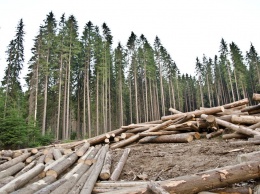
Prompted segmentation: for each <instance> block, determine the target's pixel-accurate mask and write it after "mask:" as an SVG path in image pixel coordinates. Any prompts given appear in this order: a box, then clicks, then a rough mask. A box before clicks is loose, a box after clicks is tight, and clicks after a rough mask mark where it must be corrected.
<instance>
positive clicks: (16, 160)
mask: <svg viewBox="0 0 260 194" xmlns="http://www.w3.org/2000/svg"><path fill="white" fill-rule="evenodd" d="M30 155H31V153H26V154H23V155H21V156H18V157H16V158H14V159H12V160H10V161H8V162H6V163H4V164H1V165H0V171H2V170H5V169H7V168H9V167H11V166H14V165H15V164H17V163H19V162H23V161H25V160H26V159H27V158H28V157H29V156H30Z"/></svg>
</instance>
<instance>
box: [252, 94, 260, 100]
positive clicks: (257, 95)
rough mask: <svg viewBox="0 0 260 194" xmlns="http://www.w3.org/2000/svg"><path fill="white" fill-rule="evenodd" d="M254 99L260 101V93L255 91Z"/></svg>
mask: <svg viewBox="0 0 260 194" xmlns="http://www.w3.org/2000/svg"><path fill="white" fill-rule="evenodd" d="M253 100H254V101H260V94H257V93H253Z"/></svg>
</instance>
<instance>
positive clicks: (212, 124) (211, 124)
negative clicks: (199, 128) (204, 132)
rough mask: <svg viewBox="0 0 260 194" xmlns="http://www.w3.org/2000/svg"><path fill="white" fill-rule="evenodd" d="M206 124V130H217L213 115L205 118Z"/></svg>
mask: <svg viewBox="0 0 260 194" xmlns="http://www.w3.org/2000/svg"><path fill="white" fill-rule="evenodd" d="M206 122H207V124H208V127H207V128H208V129H212V130H213V131H217V130H218V129H219V127H218V125H217V122H216V119H215V117H214V116H213V115H209V116H207V118H206Z"/></svg>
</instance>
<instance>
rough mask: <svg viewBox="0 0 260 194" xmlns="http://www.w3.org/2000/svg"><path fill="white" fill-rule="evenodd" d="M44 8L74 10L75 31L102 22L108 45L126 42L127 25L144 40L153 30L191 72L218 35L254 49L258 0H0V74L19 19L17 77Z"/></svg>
mask: <svg viewBox="0 0 260 194" xmlns="http://www.w3.org/2000/svg"><path fill="white" fill-rule="evenodd" d="M50 11H52V12H53V13H54V15H55V18H56V20H57V21H59V20H60V17H61V15H62V14H63V13H65V16H67V17H68V16H70V15H74V16H75V17H76V19H77V21H78V25H79V34H80V35H81V34H82V30H83V27H84V26H85V24H86V23H87V22H88V21H91V22H92V23H93V24H94V25H97V26H99V27H101V26H102V24H103V23H104V22H105V23H106V24H107V25H108V27H109V28H110V29H111V33H112V35H113V42H114V47H115V46H116V45H117V44H118V42H121V44H123V45H126V42H127V40H128V38H129V36H130V34H131V32H132V31H133V32H134V33H135V34H136V35H137V36H140V35H141V34H144V36H145V37H146V38H147V40H148V41H149V42H150V44H153V42H154V39H155V37H156V36H158V37H159V38H160V40H161V43H162V45H163V46H164V47H165V48H166V49H167V51H168V53H170V55H171V57H172V59H173V60H174V61H175V62H176V64H177V66H178V68H179V69H180V72H181V73H188V74H191V75H195V62H196V57H199V59H202V57H203V54H205V55H206V56H207V57H211V58H214V56H215V55H218V51H219V46H220V41H221V39H222V38H223V39H224V40H225V41H226V42H227V43H228V44H229V43H231V42H232V41H233V42H235V43H236V44H237V45H238V47H239V48H240V49H241V51H242V52H243V54H245V53H246V51H248V50H249V48H250V44H251V43H252V44H253V45H254V46H255V48H256V50H257V52H258V54H260V1H259V0H160V1H158V0H74V1H72V0H41V1H40V0H0V14H1V15H0V16H1V17H0V80H2V79H3V76H4V70H5V68H6V66H7V64H6V58H7V56H6V54H5V51H6V50H7V46H8V44H9V43H10V41H11V40H12V39H14V36H15V31H16V27H17V25H18V22H19V20H20V19H21V18H22V19H23V22H24V24H25V28H24V30H25V33H26V34H25V37H24V39H25V42H24V48H25V50H24V54H25V62H24V69H23V71H22V73H21V76H20V77H21V78H23V77H24V76H25V75H26V73H27V66H28V61H29V59H30V57H31V48H32V46H33V39H34V38H35V36H36V35H37V33H38V31H39V26H40V25H41V24H43V20H44V19H45V18H46V15H47V14H48V13H49V12H50ZM21 82H22V85H24V81H23V80H22V79H21Z"/></svg>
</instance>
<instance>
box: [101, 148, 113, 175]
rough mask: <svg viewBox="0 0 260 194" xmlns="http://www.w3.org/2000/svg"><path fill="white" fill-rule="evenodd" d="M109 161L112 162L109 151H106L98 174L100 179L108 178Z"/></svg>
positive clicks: (109, 173)
mask: <svg viewBox="0 0 260 194" xmlns="http://www.w3.org/2000/svg"><path fill="white" fill-rule="evenodd" d="M111 162H112V160H111V154H110V152H107V154H106V157H105V161H104V165H103V167H102V170H101V172H100V175H99V178H100V179H101V180H108V179H109V178H110V175H111V172H110V170H111Z"/></svg>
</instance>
